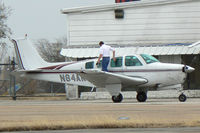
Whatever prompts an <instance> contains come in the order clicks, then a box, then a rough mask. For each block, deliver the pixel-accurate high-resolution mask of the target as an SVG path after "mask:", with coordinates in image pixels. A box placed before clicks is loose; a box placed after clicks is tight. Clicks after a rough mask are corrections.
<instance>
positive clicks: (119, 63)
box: [110, 57, 122, 67]
mask: <svg viewBox="0 0 200 133" xmlns="http://www.w3.org/2000/svg"><path fill="white" fill-rule="evenodd" d="M110 66H111V67H121V66H122V57H117V58H116V61H114V60H113V59H111V63H110Z"/></svg>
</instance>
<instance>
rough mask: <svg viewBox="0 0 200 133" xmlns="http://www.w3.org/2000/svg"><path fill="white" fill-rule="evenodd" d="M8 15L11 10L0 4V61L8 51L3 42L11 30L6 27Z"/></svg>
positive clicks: (8, 36)
mask: <svg viewBox="0 0 200 133" xmlns="http://www.w3.org/2000/svg"><path fill="white" fill-rule="evenodd" d="M10 13H11V9H10V8H9V7H6V6H5V5H4V4H3V3H2V2H0V61H2V60H3V58H4V57H5V56H4V55H5V54H6V52H7V50H8V47H7V45H6V42H5V40H6V39H8V38H10V35H11V29H10V28H9V27H8V25H7V19H8V16H9V15H10Z"/></svg>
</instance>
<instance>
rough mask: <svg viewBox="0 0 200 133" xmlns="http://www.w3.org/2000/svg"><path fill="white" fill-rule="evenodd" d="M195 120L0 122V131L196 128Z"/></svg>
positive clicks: (198, 123) (99, 118)
mask: <svg viewBox="0 0 200 133" xmlns="http://www.w3.org/2000/svg"><path fill="white" fill-rule="evenodd" d="M197 126H200V121H197V120H187V121H186V120H176V121H172V120H167V119H163V120H162V119H161V120H144V119H143V120H140V119H132V118H130V119H128V120H119V119H118V118H116V117H113V116H106V115H104V116H89V117H88V118H86V117H82V118H80V117H71V118H69V119H68V120H47V119H42V120H29V121H4V122H1V125H0V131H29V130H64V129H88V128H93V129H95V128H163V127H197Z"/></svg>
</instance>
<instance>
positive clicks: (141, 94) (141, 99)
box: [137, 92, 147, 102]
mask: <svg viewBox="0 0 200 133" xmlns="http://www.w3.org/2000/svg"><path fill="white" fill-rule="evenodd" d="M137 100H138V102H145V101H146V100H147V94H146V93H145V92H138V93H137Z"/></svg>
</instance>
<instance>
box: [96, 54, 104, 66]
mask: <svg viewBox="0 0 200 133" xmlns="http://www.w3.org/2000/svg"><path fill="white" fill-rule="evenodd" d="M102 57H103V54H99V58H98V61H97V63H98V64H100V60H101V58H102Z"/></svg>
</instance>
